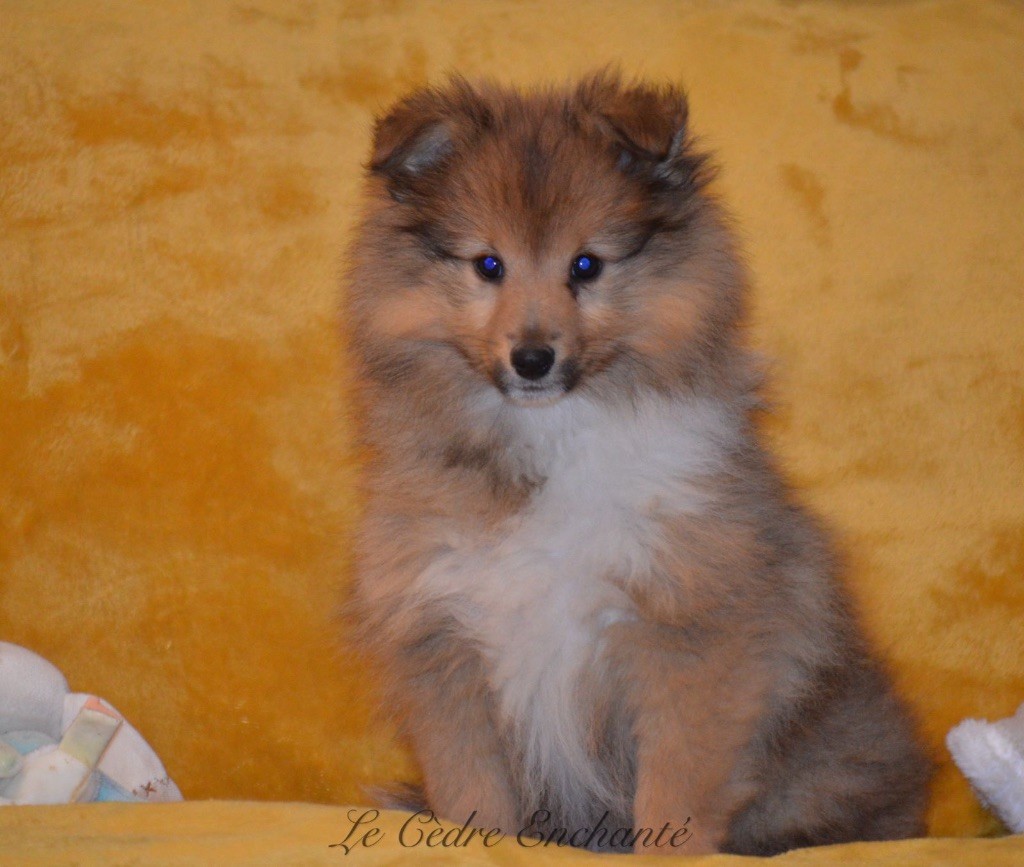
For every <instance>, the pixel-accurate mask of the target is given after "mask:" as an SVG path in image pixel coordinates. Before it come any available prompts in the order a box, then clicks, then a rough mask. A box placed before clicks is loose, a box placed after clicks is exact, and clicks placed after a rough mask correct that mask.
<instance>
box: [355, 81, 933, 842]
mask: <svg viewBox="0 0 1024 867" xmlns="http://www.w3.org/2000/svg"><path fill="white" fill-rule="evenodd" d="M709 179H710V171H709V169H708V163H707V159H706V157H705V156H704V155H702V154H700V153H699V152H697V151H696V150H695V148H694V146H693V144H692V141H691V139H690V137H689V133H688V128H687V108H686V100H685V98H684V95H683V94H682V92H681V91H679V90H678V89H675V88H672V87H662V88H657V87H652V86H649V85H644V84H626V83H623V82H622V81H621V80H619V79H618V78H617V77H616V76H614V75H610V74H599V75H596V76H593V77H592V78H590V79H587V80H586V81H584V82H582V83H581V84H579V85H578V86H576V87H574V88H570V89H566V90H555V89H550V90H538V91H533V92H529V93H517V92H514V91H511V90H506V89H502V88H500V87H497V86H495V85H490V84H484V85H470V84H468V83H467V82H465V81H463V80H461V79H454V80H452V81H451V82H450V83H449V84H448V85H446V86H445V87H443V88H439V89H431V90H423V91H419V92H417V93H415V94H413V95H411V96H409V97H408V98H406V99H405V100H403V101H402V102H400V103H398V104H397V105H396V106H395V107H393V108H392V109H391V110H390V112H389V113H388V114H387V115H386V116H384V117H383V118H382V119H381V120H380V121H379V122H378V124H377V128H376V132H375V139H374V147H373V153H372V157H371V161H370V165H369V172H368V196H367V205H366V209H365V213H364V217H363V220H362V223H361V226H360V229H359V232H358V234H357V236H356V239H355V241H354V243H353V245H352V248H351V271H350V275H349V296H348V306H347V311H346V312H347V321H348V324H349V326H350V339H351V354H352V357H353V361H354V363H355V365H356V367H357V370H358V372H359V382H360V383H361V401H362V418H361V422H362V430H363V436H364V439H365V443H366V445H367V455H368V462H367V470H366V474H365V477H364V484H365V486H366V501H367V507H366V516H365V521H364V525H363V530H362V533H361V535H360V538H359V543H358V554H357V557H358V574H357V584H356V590H355V600H354V610H355V611H356V614H357V620H358V622H359V625H360V629H361V634H362V639H363V642H364V644H365V646H366V647H367V648H368V650H369V651H370V652H372V653H373V654H375V655H376V656H377V657H378V658H379V659H380V661H381V662H382V664H383V669H384V671H385V673H386V677H387V683H388V699H387V701H388V705H389V707H390V708H392V709H394V711H395V713H396V715H397V717H398V719H399V721H400V723H401V725H402V727H403V730H404V731H405V733H406V734H407V736H408V737H409V740H410V742H411V744H412V746H413V749H414V751H415V754H416V756H417V758H418V760H419V762H420V764H421V766H422V770H423V775H424V787H425V793H426V798H427V801H428V802H429V804H430V805H431V807H432V808H434V809H435V810H436V811H437V812H438V813H439V814H440V815H442V816H445V817H447V818H450V819H452V820H454V821H456V822H464V821H466V819H467V818H468V817H469V815H470V814H471V813H473V812H475V813H476V817H475V819H474V822H475V823H477V824H479V825H480V826H482V827H500V828H502V829H503V830H505V831H512V832H513V833H514V831H515V830H516V829H518V828H521V827H523V826H524V825H525V824H527V823H528V822H529V820H530V818H531V816H532V815H533V814H534V812H535V811H536V810H538V809H545V810H547V811H549V812H550V813H551V820H550V823H549V824H550V825H551V827H556V828H557V827H561V828H574V827H583V826H585V825H587V824H588V823H589V825H593V823H594V822H595V821H596V820H597V819H598V817H600V816H601V815H602V813H604V812H606V811H607V812H608V813H609V814H610V815H611V817H612V818H613V821H614V822H616V823H617V824H619V825H625V826H629V827H633V828H641V827H654V828H658V827H660V826H661V825H663V824H664V823H665V822H670V823H673V825H674V826H676V827H679V826H681V825H682V824H683V823H684V822H685V821H686V820H687V818H689V819H690V820H691V821H690V823H689V827H690V829H691V830H692V832H693V836H692V838H691V839H690V840H689V841H688V842H687V844H686V846H685V847H684V848H683V850H682V851H684V852H689V853H694V854H696V853H698V852H711V851H731V852H740V853H750V854H771V853H774V852H780V851H783V850H785V849H788V848H792V847H795V846H806V845H815V844H821V843H832V842H840V841H846V840H857V839H889V838H897V837H906V836H912V835H917V834H921V833H923V830H924V828H923V811H924V806H925V799H926V784H927V778H928V774H929V764H928V762H927V760H926V758H925V757H924V755H923V753H922V750H921V748H920V747H919V745H918V744H917V741H916V739H915V735H914V731H913V726H912V725H911V722H910V720H909V718H908V715H907V713H906V711H905V710H904V708H903V706H902V705H901V704H900V702H899V701H898V700H897V698H896V697H895V696H894V694H893V692H892V689H891V687H890V685H889V682H888V679H887V677H886V675H885V673H884V671H883V670H882V668H881V666H880V664H879V663H878V662H877V661H876V660H875V659H874V658H873V656H872V655H871V653H870V652H869V650H868V648H867V647H866V645H865V642H864V640H863V638H862V637H861V633H860V631H859V628H858V626H857V623H856V620H855V618H854V616H853V614H852V613H851V610H850V605H849V603H848V601H847V598H846V595H845V593H844V590H843V588H842V585H841V583H840V582H839V580H838V578H837V576H836V571H837V570H836V565H835V560H834V557H833V555H832V552H831V548H830V544H829V542H828V539H827V537H826V535H825V533H824V532H823V531H822V529H821V528H820V527H819V526H818V524H817V523H816V521H815V520H814V519H813V518H811V517H810V516H809V515H808V514H807V513H806V512H805V511H804V510H803V508H802V507H801V506H800V505H798V504H797V503H796V502H795V501H794V499H793V498H792V496H791V494H790V492H789V491H788V489H787V488H786V486H785V484H784V482H783V481H782V480H781V478H780V475H779V473H778V472H777V471H776V470H775V468H774V466H773V464H772V462H771V460H770V458H769V457H768V455H767V454H766V452H765V451H764V449H763V447H762V445H761V441H760V438H759V435H758V432H757V429H756V426H755V424H754V421H753V413H754V412H755V411H756V410H757V407H758V406H759V400H758V397H757V388H758V384H759V373H758V369H757V365H756V364H755V363H754V362H753V361H752V358H751V356H750V354H749V353H748V351H747V350H746V349H745V348H744V345H743V342H742V340H741V335H740V329H741V326H742V320H743V303H744V295H745V285H746V283H745V277H744V274H743V269H742V267H741V265H740V263H739V258H738V255H737V253H736V251H735V249H734V244H733V241H732V236H731V233H730V232H729V229H728V225H727V220H726V219H725V217H724V216H723V214H722V212H721V209H720V208H719V206H718V205H717V204H716V202H715V201H714V199H713V198H712V196H711V195H710V193H709V192H708V189H707V185H708V181H709ZM583 253H586V254H588V255H593V256H595V257H597V258H599V259H601V260H602V261H603V262H604V266H603V269H602V270H601V271H600V273H599V275H598V277H597V278H596V279H593V280H590V281H579V280H576V279H575V278H574V277H573V276H572V274H571V273H570V267H569V266H570V263H571V262H573V261H574V257H577V256H579V255H581V254H583ZM487 255H490V256H496V257H500V258H501V260H502V262H503V264H504V272H503V275H502V277H501V278H500V280H498V281H495V282H487V281H486V280H484V279H481V276H480V274H479V273H478V272H477V271H476V270H475V269H474V264H473V263H474V261H475V260H477V259H479V258H481V257H483V256H487ZM538 344H543V345H545V346H547V347H550V348H551V350H552V352H553V353H554V358H555V363H554V365H553V367H552V368H551V370H550V372H549V373H546V374H544V376H543V377H542V379H541V382H540V385H535V384H534V383H532V382H527V381H526V380H525V379H524V378H523V375H522V374H521V373H519V371H518V368H515V364H514V363H512V362H510V357H512V355H513V354H514V352H515V350H516V348H517V347H521V346H524V345H530V346H533V345H538ZM514 368H515V369H514ZM588 521H589V522H590V523H588ZM548 675H550V680H549V679H548ZM637 845H638V849H639V848H640V844H637ZM645 851H647V850H645ZM669 851H678V850H669Z"/></svg>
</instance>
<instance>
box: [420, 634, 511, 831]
mask: <svg viewBox="0 0 1024 867" xmlns="http://www.w3.org/2000/svg"><path fill="white" fill-rule="evenodd" d="M405 665H406V667H407V675H408V676H407V677H405V678H404V679H403V680H404V690H403V696H402V701H401V703H402V704H403V705H404V706H405V709H406V712H405V714H404V717H405V718H404V728H405V731H406V732H407V733H408V735H409V737H410V739H411V740H412V744H413V749H414V751H415V753H416V757H417V759H418V760H419V762H420V765H421V768H422V770H423V779H424V787H425V789H426V795H427V803H428V804H429V806H430V808H431V809H432V810H433V811H434V812H435V813H436V814H437V816H438V817H440V818H445V819H449V820H451V821H453V822H457V823H459V824H460V825H461V824H463V823H465V822H469V823H470V824H471V825H473V826H474V827H478V828H485V829H488V830H489V829H491V828H500V829H501V830H502V831H505V832H508V831H509V830H510V829H513V828H516V827H517V825H516V820H517V818H518V813H517V810H516V799H515V797H514V794H513V790H512V786H511V781H510V776H509V772H508V762H507V759H506V757H505V752H504V749H503V746H502V743H501V740H500V738H499V735H498V732H497V728H496V726H495V720H494V714H493V707H492V702H493V698H492V696H491V694H490V689H489V686H488V683H487V680H486V678H485V676H484V673H483V670H482V665H481V662H480V659H479V655H478V652H477V650H476V648H475V647H474V646H472V645H471V644H469V643H468V642H465V643H463V642H459V641H457V640H456V639H455V638H454V637H452V636H451V634H450V633H448V632H447V631H445V632H442V633H441V636H439V637H438V638H437V639H436V640H434V641H427V642H423V643H420V644H418V646H417V647H416V648H415V649H414V650H410V651H409V652H408V653H407V654H405Z"/></svg>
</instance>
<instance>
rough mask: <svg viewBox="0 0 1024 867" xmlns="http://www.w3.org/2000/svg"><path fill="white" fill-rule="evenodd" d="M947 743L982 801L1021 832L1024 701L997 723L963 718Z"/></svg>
mask: <svg viewBox="0 0 1024 867" xmlns="http://www.w3.org/2000/svg"><path fill="white" fill-rule="evenodd" d="M946 745H947V746H948V747H949V751H950V753H952V754H953V761H955V762H956V763H957V765H958V766H959V768H960V770H961V771H963V774H964V776H965V777H967V779H968V780H969V781H970V783H971V785H972V786H973V787H974V791H975V792H976V793H977V794H978V797H979V798H980V799H981V801H982V803H984V804H985V805H986V806H987V807H990V808H991V809H992V811H993V812H994V813H995V814H996V815H997V816H999V818H1000V819H1001V820H1002V822H1003V824H1004V825H1006V827H1007V828H1009V829H1010V830H1011V831H1013V832H1014V833H1015V834H1022V833H1024V704H1022V705H1021V706H1020V707H1019V708H1017V713H1015V714H1014V715H1013V716H1011V717H1008V718H1007V719H1002V720H999V721H998V722H994V723H990V722H986V721H984V720H977V719H968V720H964V721H963V722H962V723H960V724H959V725H957V726H955V727H954V728H953V729H951V730H950V732H949V734H948V735H946Z"/></svg>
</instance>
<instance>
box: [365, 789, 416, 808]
mask: <svg viewBox="0 0 1024 867" xmlns="http://www.w3.org/2000/svg"><path fill="white" fill-rule="evenodd" d="M364 791H365V792H366V795H367V797H369V799H370V800H371V801H372V802H373V803H375V804H376V805H377V806H378V807H380V808H381V809H384V810H408V811H409V812H410V813H417V812H419V811H420V810H426V809H427V793H426V792H425V791H424V790H423V786H422V785H419V784H416V783H387V784H385V785H383V786H371V787H369V788H367V789H364Z"/></svg>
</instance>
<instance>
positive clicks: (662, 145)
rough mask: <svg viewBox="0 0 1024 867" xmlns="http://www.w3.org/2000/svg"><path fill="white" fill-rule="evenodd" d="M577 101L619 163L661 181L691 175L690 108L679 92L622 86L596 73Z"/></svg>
mask: <svg viewBox="0 0 1024 867" xmlns="http://www.w3.org/2000/svg"><path fill="white" fill-rule="evenodd" d="M577 97H578V99H579V101H580V104H581V106H582V107H583V109H584V112H585V114H586V115H587V116H588V117H589V118H590V120H591V122H592V123H593V125H594V126H596V128H597V130H598V132H599V133H600V134H602V135H603V136H604V137H606V138H607V139H609V140H610V141H611V142H612V144H613V146H614V147H616V148H618V149H619V150H620V163H621V164H622V165H624V166H638V167H641V168H648V169H651V170H655V171H656V173H657V174H659V175H661V176H662V177H666V178H667V177H668V176H670V175H679V174H680V170H682V175H685V176H690V175H691V174H692V169H693V168H694V166H692V165H691V164H692V163H693V160H692V159H691V157H692V155H691V154H689V153H688V140H687V132H688V130H687V118H688V116H689V105H688V103H687V100H686V93H685V92H684V91H683V90H682V88H679V87H675V86H672V85H666V86H662V87H656V86H654V85H649V84H633V85H625V84H623V83H622V82H621V80H620V79H619V78H618V76H617V75H615V74H613V73H607V72H604V73H599V74H598V75H596V76H594V77H593V78H591V79H589V80H588V81H586V82H584V83H583V84H582V85H580V88H579V90H578V91H577Z"/></svg>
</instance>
